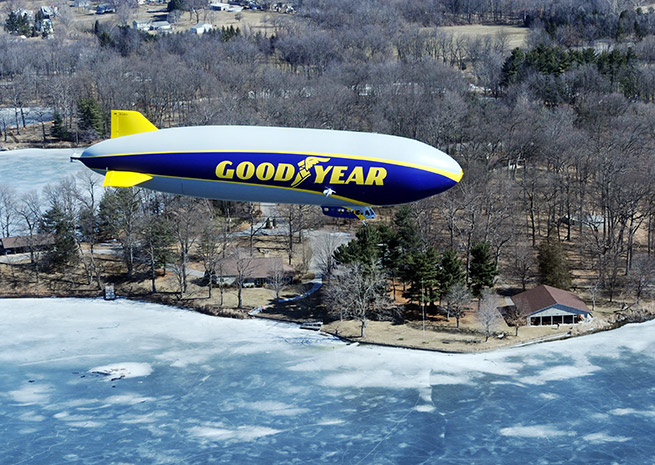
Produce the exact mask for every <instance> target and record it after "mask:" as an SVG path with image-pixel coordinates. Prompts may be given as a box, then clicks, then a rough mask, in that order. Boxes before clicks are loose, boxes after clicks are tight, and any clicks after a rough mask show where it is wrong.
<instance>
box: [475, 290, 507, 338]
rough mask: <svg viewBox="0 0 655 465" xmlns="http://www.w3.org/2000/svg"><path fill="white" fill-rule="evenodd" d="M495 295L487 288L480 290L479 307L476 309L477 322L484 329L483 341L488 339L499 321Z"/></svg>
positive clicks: (500, 318)
mask: <svg viewBox="0 0 655 465" xmlns="http://www.w3.org/2000/svg"><path fill="white" fill-rule="evenodd" d="M497 300H498V299H497V298H496V295H495V294H494V293H493V292H491V291H490V290H488V289H485V290H484V291H482V298H481V299H480V308H479V309H478V322H479V323H480V325H481V326H482V329H483V330H484V336H485V339H484V342H487V341H488V340H489V336H490V335H491V331H492V330H493V329H494V328H495V327H496V326H497V325H498V323H500V321H501V320H502V317H501V316H500V313H498V306H497Z"/></svg>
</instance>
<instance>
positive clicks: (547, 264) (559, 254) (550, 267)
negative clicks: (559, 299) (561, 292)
mask: <svg viewBox="0 0 655 465" xmlns="http://www.w3.org/2000/svg"><path fill="white" fill-rule="evenodd" d="M537 261H538V263H539V275H540V279H541V283H542V284H546V285H548V286H553V287H557V288H560V289H565V290H568V289H570V288H571V272H570V268H569V264H568V261H567V259H566V254H565V253H564V249H563V248H562V244H561V243H560V242H559V241H558V240H553V239H545V240H544V241H543V242H542V243H541V244H540V245H539V252H538V253H537Z"/></svg>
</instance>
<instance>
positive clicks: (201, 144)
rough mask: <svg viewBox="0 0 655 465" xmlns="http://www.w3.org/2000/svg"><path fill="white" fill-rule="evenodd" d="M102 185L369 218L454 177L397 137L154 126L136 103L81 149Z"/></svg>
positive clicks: (439, 188) (448, 166) (115, 114)
mask: <svg viewBox="0 0 655 465" xmlns="http://www.w3.org/2000/svg"><path fill="white" fill-rule="evenodd" d="M74 158H75V159H77V160H80V161H81V162H82V163H84V165H86V166H87V167H88V168H90V169H92V170H93V171H95V172H97V173H100V174H103V175H104V177H105V178H104V183H103V185H104V186H111V187H132V186H139V187H144V188H148V189H153V190H157V191H162V192H169V193H173V194H180V195H187V196H193V197H204V198H208V199H217V200H236V201H251V202H271V203H293V204H310V205H319V206H320V207H321V208H322V211H323V213H324V214H326V215H329V216H336V217H347V218H359V219H361V220H366V219H369V218H374V217H375V213H374V212H373V209H372V207H373V206H386V205H397V204H403V203H410V202H415V201H417V200H420V199H423V198H426V197H430V196H432V195H435V194H439V193H441V192H444V191H445V190H447V189H450V188H451V187H453V186H454V185H456V184H457V183H458V182H459V181H460V179H461V178H462V169H461V167H460V166H459V164H458V163H457V162H456V161H455V160H453V158H451V157H450V156H449V155H447V154H446V153H444V152H442V151H440V150H438V149H436V148H434V147H431V146H430V145H427V144H425V143H422V142H419V141H416V140H412V139H407V138H404V137H398V136H391V135H384V134H376V133H363V132H351V131H335V130H326V129H301V128H284V127H264V126H193V127H179V128H168V129H158V128H157V127H155V125H153V124H152V123H151V122H150V121H148V119H147V118H146V117H144V116H143V115H142V114H141V113H139V112H136V111H124V110H114V111H112V112H111V138H110V139H107V140H104V141H101V142H99V143H97V144H95V145H92V146H91V147H89V148H87V149H86V150H84V152H83V153H82V154H81V155H80V156H79V157H74Z"/></svg>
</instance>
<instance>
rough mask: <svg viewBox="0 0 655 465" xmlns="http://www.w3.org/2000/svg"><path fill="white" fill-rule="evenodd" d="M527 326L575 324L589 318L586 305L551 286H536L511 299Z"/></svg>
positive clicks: (568, 293)
mask: <svg viewBox="0 0 655 465" xmlns="http://www.w3.org/2000/svg"><path fill="white" fill-rule="evenodd" d="M512 302H513V303H514V306H515V307H516V310H517V311H518V312H519V314H520V315H523V316H524V317H525V318H526V324H527V325H528V326H544V325H547V326H550V325H559V324H567V325H568V324H576V323H579V322H581V321H583V320H585V319H587V318H591V312H590V311H589V308H588V307H587V305H586V304H585V303H584V302H583V301H582V299H580V297H578V296H577V295H576V294H574V293H573V292H570V291H565V290H563V289H557V288H556V287H551V286H546V285H542V286H538V287H535V288H534V289H530V290H528V291H525V292H521V293H520V294H516V295H515V296H513V297H512Z"/></svg>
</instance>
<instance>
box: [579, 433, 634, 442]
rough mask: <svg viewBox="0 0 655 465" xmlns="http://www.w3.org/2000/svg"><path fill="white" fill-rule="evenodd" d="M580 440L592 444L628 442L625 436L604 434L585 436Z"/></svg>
mask: <svg viewBox="0 0 655 465" xmlns="http://www.w3.org/2000/svg"><path fill="white" fill-rule="evenodd" d="M582 439H584V440H585V441H588V442H590V443H592V444H604V443H606V442H626V441H629V440H630V438H627V437H625V436H610V435H608V434H605V433H593V434H587V435H586V436H583V437H582Z"/></svg>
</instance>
